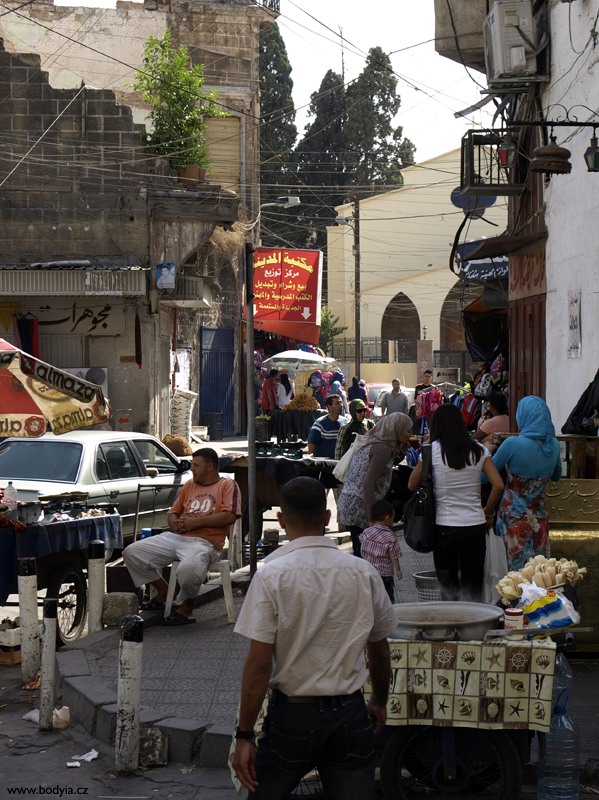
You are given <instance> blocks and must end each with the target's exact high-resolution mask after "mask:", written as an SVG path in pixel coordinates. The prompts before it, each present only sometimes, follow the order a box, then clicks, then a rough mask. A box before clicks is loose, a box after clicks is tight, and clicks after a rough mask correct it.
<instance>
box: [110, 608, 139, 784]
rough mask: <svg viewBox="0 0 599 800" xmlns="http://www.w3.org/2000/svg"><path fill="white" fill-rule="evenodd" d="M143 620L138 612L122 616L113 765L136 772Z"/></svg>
mask: <svg viewBox="0 0 599 800" xmlns="http://www.w3.org/2000/svg"><path fill="white" fill-rule="evenodd" d="M143 639H144V621H143V619H142V618H141V617H140V616H138V615H137V614H131V615H130V616H128V617H123V621H122V623H121V646H120V648H119V674H118V687H117V709H116V740H115V757H114V765H115V767H116V769H117V771H118V772H134V771H135V770H136V769H137V767H138V764H139V704H140V695H141V670H142V663H143V662H142V656H143Z"/></svg>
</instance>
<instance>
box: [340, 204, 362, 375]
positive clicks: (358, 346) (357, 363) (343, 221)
mask: <svg viewBox="0 0 599 800" xmlns="http://www.w3.org/2000/svg"><path fill="white" fill-rule="evenodd" d="M352 202H353V207H354V213H353V216H352V217H336V218H335V222H337V223H338V224H339V225H349V226H350V227H351V228H352V230H353V232H354V246H353V253H354V338H355V346H354V375H357V376H358V377H360V369H361V363H362V357H361V356H362V335H361V332H360V300H361V297H360V199H359V198H358V196H357V195H354V199H353V201H352Z"/></svg>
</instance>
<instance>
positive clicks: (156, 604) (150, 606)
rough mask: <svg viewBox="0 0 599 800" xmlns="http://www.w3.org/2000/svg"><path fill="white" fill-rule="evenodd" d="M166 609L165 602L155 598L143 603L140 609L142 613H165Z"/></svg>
mask: <svg viewBox="0 0 599 800" xmlns="http://www.w3.org/2000/svg"><path fill="white" fill-rule="evenodd" d="M164 607H165V602H164V600H157V599H156V598H155V597H153V598H152V599H151V600H146V602H145V603H142V604H141V605H140V607H139V609H140V611H164Z"/></svg>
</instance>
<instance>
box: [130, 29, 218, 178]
mask: <svg viewBox="0 0 599 800" xmlns="http://www.w3.org/2000/svg"><path fill="white" fill-rule="evenodd" d="M133 88H134V89H135V91H136V92H140V94H141V96H142V98H143V99H144V100H145V102H146V103H149V105H150V106H151V111H150V113H149V114H148V116H149V118H150V121H151V123H152V128H153V129H152V131H151V132H149V133H148V134H147V135H146V141H147V143H148V145H149V146H150V147H151V148H152V149H153V150H154V152H156V153H158V154H159V155H163V156H167V157H168V159H169V162H170V164H171V166H172V167H185V166H187V165H188V164H199V165H200V166H207V165H208V161H209V159H208V147H207V145H206V123H205V121H204V119H205V118H206V117H226V116H227V114H226V112H224V111H222V110H221V108H220V107H219V106H218V105H217V101H218V94H217V92H216V90H215V89H210V90H206V89H204V65H203V64H195V65H191V63H190V58H189V52H188V50H187V47H185V45H181V46H180V47H174V46H173V43H172V36H171V32H170V31H166V32H165V34H164V36H162V37H161V38H160V39H157V38H155V37H154V36H150V38H149V39H148V41H147V42H146V44H145V46H144V60H143V67H142V69H141V70H140V71H139V72H138V73H137V75H136V76H135V81H134V83H133Z"/></svg>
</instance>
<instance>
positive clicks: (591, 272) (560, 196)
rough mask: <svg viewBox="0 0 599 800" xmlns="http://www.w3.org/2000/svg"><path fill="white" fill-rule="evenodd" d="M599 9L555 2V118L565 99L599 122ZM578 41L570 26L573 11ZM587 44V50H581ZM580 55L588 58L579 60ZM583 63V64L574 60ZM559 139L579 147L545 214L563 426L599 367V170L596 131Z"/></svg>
mask: <svg viewBox="0 0 599 800" xmlns="http://www.w3.org/2000/svg"><path fill="white" fill-rule="evenodd" d="M598 12H599V0H585V2H583V3H576V4H573V5H572V6H570V5H568V4H561V3H554V4H552V8H551V31H552V41H551V76H552V77H551V84H550V86H549V89H548V90H547V91H546V92H545V93H544V96H543V98H542V106H543V107H544V108H549V109H550V111H549V112H548V113H547V116H548V117H551V116H554V117H555V116H556V115H557V114H559V115H560V116H563V113H562V109H560V108H554V110H553V112H552V111H551V105H552V104H554V103H563V104H565V105H566V106H567V108H568V109H572V114H574V115H576V116H577V117H578V118H579V119H580V120H587V119H590V120H593V121H596V120H597V117H596V112H595V113H592V112H591V111H588V110H586V109H585V108H581V107H580V106H579V107H576V106H577V104H582V105H584V106H588V107H589V108H590V109H597V108H599V63H598V61H597V58H596V56H595V51H594V50H593V49H592V45H591V44H590V43H589V37H590V32H591V30H592V28H593V23H594V20H595V19H596V16H597V13H598ZM569 15H570V25H571V28H572V42H570V36H569V33H568V25H569V23H568V16H569ZM573 48H575V49H576V50H579V51H582V50H584V51H585V56H584V57H582V58H581V57H580V56H578V55H577V54H576V53H575V52H574V49H573ZM579 59H580V60H579ZM576 62H578V64H580V63H581V62H582V63H583V64H584V67H583V68H580V69H579V68H578V67H577V66H574V65H575V64H576ZM556 134H557V138H558V143H560V144H561V143H562V142H565V146H566V147H568V149H569V150H571V151H572V158H571V162H572V172H571V173H570V175H556V176H553V177H552V178H551V180H550V181H549V185H548V186H547V189H546V194H545V198H546V212H545V219H546V222H547V227H548V230H549V238H548V241H547V263H546V270H547V334H546V336H547V401H548V403H549V406H550V408H551V411H552V415H553V421H554V423H555V425H556V428H560V427H561V426H562V425H563V423H564V422H565V420H566V418H567V416H568V414H569V413H570V411H571V410H572V408H573V407H574V405H575V403H576V401H577V400H578V398H579V396H580V395H581V394H582V392H583V391H584V389H585V388H586V386H587V384H588V383H589V381H591V380H592V378H593V377H594V375H595V372H596V371H597V368H598V367H599V358H598V356H597V354H598V353H599V327H598V326H597V318H598V312H599V305H598V297H599V294H598V287H599V260H598V253H599V226H597V218H598V215H599V175H598V174H596V173H588V172H587V171H586V165H585V163H584V161H583V154H584V151H585V150H586V148H587V147H588V145H589V140H590V136H591V130H590V129H588V128H586V129H581V130H580V131H577V129H576V128H566V129H564V128H561V129H556ZM568 291H572V292H581V294H582V301H581V303H582V308H581V318H582V328H581V334H582V357H581V358H576V359H573V358H569V357H568V336H569V320H568V305H567V301H568Z"/></svg>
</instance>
